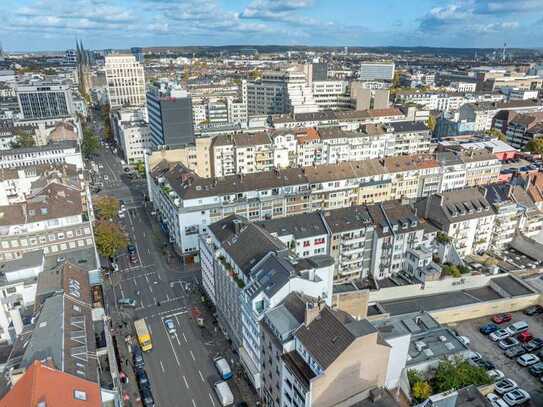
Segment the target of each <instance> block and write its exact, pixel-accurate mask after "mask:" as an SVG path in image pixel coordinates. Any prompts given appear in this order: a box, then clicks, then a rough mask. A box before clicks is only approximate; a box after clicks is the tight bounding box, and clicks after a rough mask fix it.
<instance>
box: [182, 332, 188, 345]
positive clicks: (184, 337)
mask: <svg viewBox="0 0 543 407" xmlns="http://www.w3.org/2000/svg"><path fill="white" fill-rule="evenodd" d="M183 339H185V342H186V343H189V341H187V337H186V336H185V332H183Z"/></svg>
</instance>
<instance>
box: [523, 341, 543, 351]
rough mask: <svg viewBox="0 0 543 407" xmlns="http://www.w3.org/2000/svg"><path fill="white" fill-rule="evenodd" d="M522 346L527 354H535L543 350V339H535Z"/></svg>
mask: <svg viewBox="0 0 543 407" xmlns="http://www.w3.org/2000/svg"><path fill="white" fill-rule="evenodd" d="M522 346H523V347H524V349H525V350H526V351H527V352H533V351H536V350H539V349H541V348H543V339H541V338H533V339H532V340H531V341H529V342H528V343H525V344H524V345H522Z"/></svg>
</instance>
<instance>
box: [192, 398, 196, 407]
mask: <svg viewBox="0 0 543 407" xmlns="http://www.w3.org/2000/svg"><path fill="white" fill-rule="evenodd" d="M192 405H193V406H194V407H196V402H195V401H194V399H192Z"/></svg>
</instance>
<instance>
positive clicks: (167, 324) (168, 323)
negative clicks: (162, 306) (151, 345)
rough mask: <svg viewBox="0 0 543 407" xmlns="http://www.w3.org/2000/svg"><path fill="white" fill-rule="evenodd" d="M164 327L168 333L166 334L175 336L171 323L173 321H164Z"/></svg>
mask: <svg viewBox="0 0 543 407" xmlns="http://www.w3.org/2000/svg"><path fill="white" fill-rule="evenodd" d="M164 326H165V327H166V330H167V331H168V333H170V334H172V335H173V334H175V332H176V329H175V324H174V323H173V320H171V319H165V320H164Z"/></svg>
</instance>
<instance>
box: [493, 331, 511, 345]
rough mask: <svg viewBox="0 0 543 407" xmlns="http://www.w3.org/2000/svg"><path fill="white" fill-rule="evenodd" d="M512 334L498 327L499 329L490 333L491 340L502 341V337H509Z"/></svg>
mask: <svg viewBox="0 0 543 407" xmlns="http://www.w3.org/2000/svg"><path fill="white" fill-rule="evenodd" d="M510 336H511V334H510V333H509V332H508V331H506V330H505V329H498V330H497V331H495V332H492V333H491V334H490V335H488V337H489V338H490V340H491V341H494V342H497V341H501V340H502V339H505V338H509V337H510Z"/></svg>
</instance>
